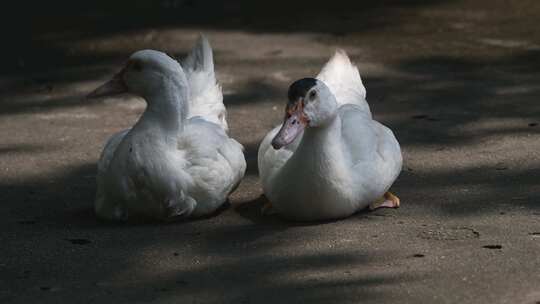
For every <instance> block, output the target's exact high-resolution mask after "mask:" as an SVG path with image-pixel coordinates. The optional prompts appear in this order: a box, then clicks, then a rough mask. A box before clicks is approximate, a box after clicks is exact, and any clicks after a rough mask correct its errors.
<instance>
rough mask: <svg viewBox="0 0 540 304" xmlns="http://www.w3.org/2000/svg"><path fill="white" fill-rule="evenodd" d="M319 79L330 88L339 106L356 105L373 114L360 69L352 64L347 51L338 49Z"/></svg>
mask: <svg viewBox="0 0 540 304" xmlns="http://www.w3.org/2000/svg"><path fill="white" fill-rule="evenodd" d="M317 79H319V80H322V81H323V82H324V83H325V84H326V85H327V86H328V88H330V91H331V92H332V94H334V96H335V97H336V100H337V102H338V104H339V105H344V104H355V105H358V106H359V107H360V108H361V109H362V111H364V112H366V113H371V112H370V110H369V105H368V103H367V102H366V88H365V87H364V84H363V83H362V78H360V73H359V72H358V68H357V67H356V66H355V65H354V64H352V63H351V60H350V59H349V57H348V56H347V54H346V53H345V51H343V50H341V49H338V50H337V51H336V52H335V54H334V56H332V58H330V60H329V61H328V62H327V63H326V64H325V65H324V67H323V68H322V70H321V72H320V73H319V75H317Z"/></svg>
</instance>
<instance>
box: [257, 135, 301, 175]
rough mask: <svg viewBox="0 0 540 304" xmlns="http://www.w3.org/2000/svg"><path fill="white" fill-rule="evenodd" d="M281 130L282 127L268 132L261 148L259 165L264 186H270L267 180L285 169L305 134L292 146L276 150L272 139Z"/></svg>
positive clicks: (298, 137)
mask: <svg viewBox="0 0 540 304" xmlns="http://www.w3.org/2000/svg"><path fill="white" fill-rule="evenodd" d="M280 128H281V125H279V126H277V127H275V128H274V129H272V131H270V132H268V134H266V136H265V138H264V139H263V141H262V142H261V145H260V146H259V151H258V154H257V164H258V166H259V176H260V178H261V180H262V181H263V185H266V184H268V183H267V182H266V180H267V179H268V178H271V177H272V176H274V175H275V174H276V173H277V172H278V171H279V170H280V169H281V168H282V167H283V165H284V164H285V163H286V162H287V160H289V158H290V157H291V156H292V155H293V153H294V151H296V149H297V148H298V145H299V144H300V141H301V140H302V136H303V134H300V135H298V136H297V137H296V139H295V140H294V141H293V142H292V143H291V144H289V145H287V146H284V147H282V148H281V149H279V150H276V149H274V148H273V147H272V139H273V138H274V137H275V136H276V134H277V133H278V132H279V129H280Z"/></svg>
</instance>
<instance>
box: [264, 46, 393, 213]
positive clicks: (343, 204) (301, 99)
mask: <svg viewBox="0 0 540 304" xmlns="http://www.w3.org/2000/svg"><path fill="white" fill-rule="evenodd" d="M258 165H259V172H260V176H261V179H262V184H263V189H264V193H265V195H266V197H267V198H268V200H269V203H268V204H266V205H265V206H264V207H263V212H264V213H269V212H276V213H278V214H279V215H281V216H283V217H286V218H290V219H293V220H300V221H316V220H331V219H339V218H344V217H347V216H350V215H352V214H353V213H355V212H357V211H359V210H361V209H364V208H370V209H376V208H381V207H390V208H397V207H399V203H400V201H399V198H398V197H396V196H395V195H393V194H392V193H390V192H389V189H390V186H391V185H392V184H393V183H394V181H395V180H396V178H397V177H398V175H399V173H400V171H401V166H402V155H401V149H400V146H399V143H398V141H397V140H396V138H395V136H394V134H393V133H392V131H391V130H390V129H389V128H387V127H386V126H384V125H382V124H381V123H379V122H377V121H375V120H373V118H372V115H371V111H370V108H369V105H368V103H367V101H366V90H365V88H364V85H363V83H362V80H361V78H360V74H359V72H358V69H357V68H356V66H354V65H353V64H352V63H351V62H350V60H349V58H348V56H347V55H346V54H345V52H344V51H341V50H338V51H337V52H336V54H335V55H334V56H333V57H332V58H331V59H330V61H329V62H328V63H327V64H326V65H325V66H324V68H323V69H322V71H321V72H320V73H319V75H318V76H317V78H303V79H300V80H297V81H296V82H294V83H293V84H292V85H291V86H290V87H289V92H288V102H287V105H286V107H285V117H284V121H283V123H282V124H281V125H280V126H277V127H276V128H274V129H273V130H272V131H270V132H269V133H268V134H267V135H266V137H265V138H264V140H263V141H262V143H261V145H260V147H259V152H258Z"/></svg>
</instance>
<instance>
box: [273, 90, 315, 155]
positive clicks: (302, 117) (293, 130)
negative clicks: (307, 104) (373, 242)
mask: <svg viewBox="0 0 540 304" xmlns="http://www.w3.org/2000/svg"><path fill="white" fill-rule="evenodd" d="M308 123H309V119H308V118H307V116H306V114H304V100H303V99H298V100H297V101H296V102H294V103H289V104H287V110H286V113H285V121H284V122H283V125H282V126H281V129H280V130H279V132H278V133H277V134H276V136H275V137H274V139H272V147H274V149H276V150H279V149H281V148H282V147H284V146H286V145H289V144H290V143H292V142H293V141H294V140H295V139H296V137H297V136H298V135H300V134H301V133H302V131H304V129H305V128H306V126H307V125H308Z"/></svg>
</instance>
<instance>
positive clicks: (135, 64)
mask: <svg viewBox="0 0 540 304" xmlns="http://www.w3.org/2000/svg"><path fill="white" fill-rule="evenodd" d="M131 68H132V69H133V70H135V71H137V72H140V71H142V69H143V67H142V64H141V63H140V62H137V61H135V62H133V63H132V64H131Z"/></svg>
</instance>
